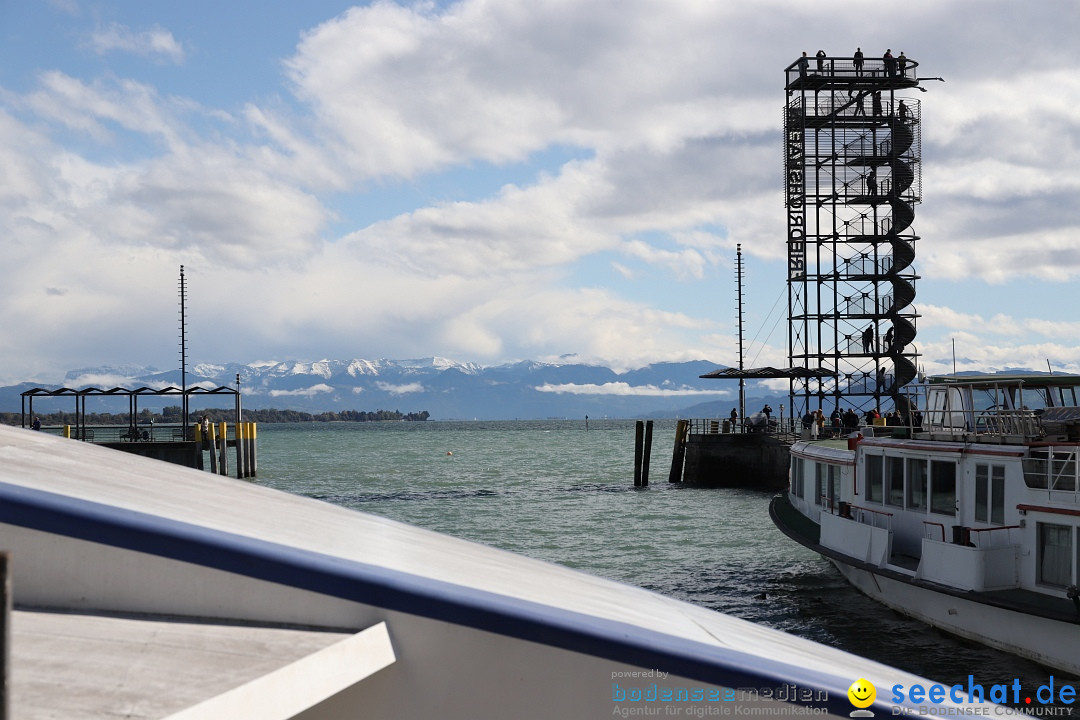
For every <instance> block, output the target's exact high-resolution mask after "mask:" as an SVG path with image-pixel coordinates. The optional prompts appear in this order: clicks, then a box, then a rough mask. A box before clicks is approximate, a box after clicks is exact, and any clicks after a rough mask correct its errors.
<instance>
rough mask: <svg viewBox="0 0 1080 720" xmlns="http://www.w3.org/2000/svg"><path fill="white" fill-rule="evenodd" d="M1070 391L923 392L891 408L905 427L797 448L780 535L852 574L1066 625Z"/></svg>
mask: <svg viewBox="0 0 1080 720" xmlns="http://www.w3.org/2000/svg"><path fill="white" fill-rule="evenodd" d="M1078 389H1080V376H1068V375H1046V376H1032V375H1023V376H1009V377H1005V376H1001V375H997V376H979V377H957V376H950V377H943V378H929V379H928V380H927V382H926V383H925V384H924V385H922V386H921V387H920V391H919V392H918V393H916V394H913V395H912V396H910V397H906V398H903V399H902V402H898V403H897V406H898V408H900V409H901V414H902V415H903V416H904V420H905V425H904V426H903V427H896V428H894V427H888V428H885V427H876V428H875V427H864V428H862V429H861V430H860V431H859V432H857V433H853V434H852V436H851V437H848V438H844V439H843V440H839V441H838V440H820V441H801V442H798V443H795V445H794V446H793V447H792V451H791V468H790V487H789V493H788V498H787V499H788V500H789V502H790V506H791V510H794V511H796V512H797V513H798V514H799V515H800V516H801V518H800V519H799V520H798V521H797V522H796V523H794V524H789V528H795V529H796V531H797V532H799V533H801V534H802V535H803V536H804V537H803V540H805V541H807V542H804V544H808V545H809V546H812V547H814V549H816V550H818V551H819V552H822V553H823V554H825V555H826V556H829V557H832V558H834V559H836V560H839V561H840V562H844V563H846V564H849V565H854V566H856V567H863V568H864V569H867V570H874V571H875V572H880V571H882V570H886V571H888V572H890V573H896V574H900V575H904V576H908V577H910V578H911V579H913V580H916V581H925V582H929V583H935V584H939V585H942V586H946V587H948V588H951V589H953V590H955V591H964V592H967V591H975V592H988V593H998V594H1008V593H1021V594H1022V595H1023V597H1027V598H1028V599H1030V598H1031V597H1034V596H1036V595H1038V596H1045V598H1046V599H1047V600H1050V599H1054V601H1055V602H1057V604H1058V605H1062V604H1064V605H1063V607H1062V612H1066V613H1068V614H1071V615H1073V616H1074V617H1075V615H1076V613H1077V612H1080V600H1078V599H1077V598H1076V594H1077V593H1076V585H1077V584H1078V583H1080V482H1078V477H1077V472H1078V470H1077V468H1078V463H1077V455H1078V454H1080V402H1078V400H1080V392H1078ZM920 408H921V409H920ZM875 431H877V432H875ZM882 431H885V434H881V433H882ZM785 504H786V503H785ZM800 522H801V523H802V528H801V529H798V526H799V523H800ZM785 532H788V530H785ZM789 534H791V533H790V532H789ZM815 535H816V537H814V536H815ZM1065 598H1068V599H1069V600H1071V601H1072V602H1071V603H1069V602H1067V601H1066V600H1065ZM1074 605H1075V607H1073V606H1074Z"/></svg>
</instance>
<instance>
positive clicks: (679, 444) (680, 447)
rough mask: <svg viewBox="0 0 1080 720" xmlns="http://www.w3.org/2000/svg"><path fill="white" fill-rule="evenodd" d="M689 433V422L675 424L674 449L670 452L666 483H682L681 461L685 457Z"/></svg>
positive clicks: (682, 421)
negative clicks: (669, 466)
mask: <svg viewBox="0 0 1080 720" xmlns="http://www.w3.org/2000/svg"><path fill="white" fill-rule="evenodd" d="M689 433H690V421H689V420H680V421H679V422H678V423H676V424H675V448H674V449H673V450H672V452H671V472H669V473H668V482H673V483H674V482H682V475H683V460H684V458H685V457H686V436H687V435H689Z"/></svg>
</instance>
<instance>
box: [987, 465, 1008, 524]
mask: <svg viewBox="0 0 1080 720" xmlns="http://www.w3.org/2000/svg"><path fill="white" fill-rule="evenodd" d="M990 522H992V523H995V524H997V525H1004V524H1005V466H1004V465H993V466H992V467H991V474H990Z"/></svg>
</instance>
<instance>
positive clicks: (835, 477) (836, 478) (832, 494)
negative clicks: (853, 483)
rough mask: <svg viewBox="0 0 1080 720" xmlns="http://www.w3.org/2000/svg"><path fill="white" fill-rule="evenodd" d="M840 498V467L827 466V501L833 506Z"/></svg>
mask: <svg viewBox="0 0 1080 720" xmlns="http://www.w3.org/2000/svg"><path fill="white" fill-rule="evenodd" d="M839 498H840V466H839V465H829V501H830V505H832V506H835V505H836V501H837V500H838V499H839Z"/></svg>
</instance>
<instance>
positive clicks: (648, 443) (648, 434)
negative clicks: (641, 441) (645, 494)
mask: <svg viewBox="0 0 1080 720" xmlns="http://www.w3.org/2000/svg"><path fill="white" fill-rule="evenodd" d="M652 426H653V421H652V420H646V421H645V456H644V459H643V460H642V463H641V487H649V459H650V457H651V456H652Z"/></svg>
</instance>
